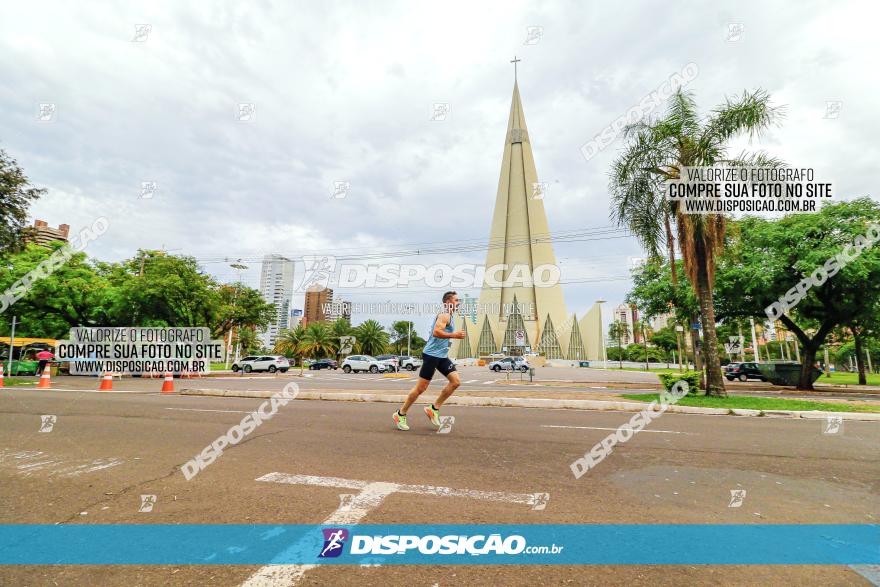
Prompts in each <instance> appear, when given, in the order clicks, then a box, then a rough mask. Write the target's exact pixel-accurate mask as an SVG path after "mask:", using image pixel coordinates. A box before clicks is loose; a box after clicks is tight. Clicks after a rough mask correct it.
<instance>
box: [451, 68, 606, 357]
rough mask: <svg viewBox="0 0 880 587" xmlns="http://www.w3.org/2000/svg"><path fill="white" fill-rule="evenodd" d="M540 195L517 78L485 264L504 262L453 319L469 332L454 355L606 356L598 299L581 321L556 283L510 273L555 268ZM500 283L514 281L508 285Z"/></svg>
mask: <svg viewBox="0 0 880 587" xmlns="http://www.w3.org/2000/svg"><path fill="white" fill-rule="evenodd" d="M543 195H544V189H543V186H542V184H541V183H540V182H539V181H538V172H537V171H536V169H535V159H534V157H533V156H532V147H531V143H530V142H529V130H528V127H527V126H526V119H525V115H524V113H523V107H522V102H521V101H520V96H519V85H518V84H517V83H516V82H514V85H513V99H512V101H511V104H510V118H509V120H508V122H507V135H506V137H505V140H504V156H503V158H502V160H501V177H500V178H499V180H498V193H497V195H496V196H495V212H494V214H493V216H492V229H491V232H490V236H489V248H488V251H487V253H486V264H485V266H486V267H487V268H489V267H492V266H497V265H506V266H507V267H506V268H505V269H503V270H499V271H497V273H496V275H495V279H492V280H491V285H490V284H489V283H487V280H485V279H484V280H483V286H482V290H481V292H480V299H479V302H478V303H477V304H476V307H475V308H474V307H473V304H470V305H468V304H462V306H461V308H460V312H461V315H460V316H457V317H456V321H457V322H458V324H460V325H462V326H461V327H462V328H463V329H464V331H465V335H466V336H465V338H464V339H462V340H455V341H453V345H452V348H451V349H450V356H451V357H455V358H459V359H463V358H468V357H486V356H488V355H491V354H492V353H499V352H500V353H505V354H510V355H521V354H525V353H529V352H532V353H542V354H543V355H544V356H545V357H546V358H547V359H568V360H593V361H596V360H601V359H602V358H603V357H602V352H603V351H602V315H601V308H600V306H599V305H598V304H594V305H593V307H592V308H590V310H589V311H588V312H587V313H586V314H585V315H583V316H582V317H581V318H580V319H578V318H577V316H576V315H575V314H569V313H568V311H567V310H566V307H565V300H564V298H563V296H562V287H561V286H560V285H559V283H556V284H555V285H551V286H549V287H542V286H541V285H539V284H537V283H526V284H524V283H523V280H521V279H516V278H513V279H511V273H512V272H513V271H515V270H516V269H515V268H517V267H518V268H520V269H521V268H522V266H523V265H525V266H527V267H528V273H529V275H532V274H533V272H534V269H535V268H536V267H540V266H541V265H550V266H553V267H556V266H557V265H556V255H555V254H554V253H553V244H552V235H551V234H550V228H549V226H548V225H547V215H546V213H545V212H544V199H543ZM505 281H508V282H510V283H511V284H510V285H509V286H508V285H505V283H504V282H505ZM457 326H458V325H457Z"/></svg>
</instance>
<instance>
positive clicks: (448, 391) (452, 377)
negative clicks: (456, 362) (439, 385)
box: [434, 371, 461, 410]
mask: <svg viewBox="0 0 880 587" xmlns="http://www.w3.org/2000/svg"><path fill="white" fill-rule="evenodd" d="M446 379H448V380H449V382H448V383H447V384H446V387H444V388H443V391H441V392H440V397H438V398H437V399H436V400H434V407H435V408H437V409H438V410H439V409H440V406H442V405H443V402H445V401H446V400H448V399H449V396H450V395H452V392H454V391H455V390H456V389H458V386H459V385H461V378H460V377H459V376H458V372H456V371H452V372H450V373H449V374H448V375H446Z"/></svg>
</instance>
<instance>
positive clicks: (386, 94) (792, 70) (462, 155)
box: [0, 0, 880, 323]
mask: <svg viewBox="0 0 880 587" xmlns="http://www.w3.org/2000/svg"><path fill="white" fill-rule="evenodd" d="M877 17H878V8H877V4H876V3H874V2H865V3H863V4H859V3H835V4H834V5H829V4H828V3H824V2H803V1H801V2H792V3H788V4H786V3H781V2H780V3H772V4H770V5H768V3H766V2H736V3H726V4H725V5H722V4H721V3H697V2H678V3H675V2H673V3H666V4H662V5H660V4H656V3H647V2H646V3H636V2H615V3H611V2H605V3H585V2H541V3H524V2H515V1H510V0H504V1H499V2H472V1H471V2H443V3H404V2H400V3H394V2H381V3H364V2H335V3H333V2H326V3H306V2H301V3H294V2H284V1H278V2H272V1H260V0H252V1H250V2H238V3H235V2H219V1H218V2H180V1H177V2H174V1H168V2H150V3H143V2H87V3H69V2H37V1H34V2H19V3H16V4H15V5H7V6H6V7H5V8H4V11H3V18H2V19H0V107H2V109H3V111H2V117H0V148H3V149H5V150H6V151H8V152H9V154H10V155H12V156H13V157H14V158H16V159H17V160H18V161H19V163H20V164H21V165H22V166H23V167H24V168H25V170H26V172H27V173H28V175H29V176H30V178H31V180H32V181H33V183H34V184H36V185H38V186H41V187H45V188H47V189H48V193H47V195H46V196H45V197H44V198H43V199H42V200H40V201H39V202H38V203H37V204H35V205H34V206H33V208H32V210H31V212H32V215H33V217H35V218H41V219H44V220H46V221H48V222H49V224H50V225H52V226H56V225H58V224H61V223H68V224H70V225H71V226H73V227H74V230H75V229H77V228H78V227H82V226H85V225H87V224H90V223H91V222H92V221H93V219H94V218H96V217H98V216H101V215H105V216H107V218H108V219H109V220H110V229H109V231H108V232H107V233H106V234H105V235H104V236H103V237H101V238H100V239H99V240H98V241H96V242H94V243H92V244H90V246H89V250H88V252H89V253H90V254H91V255H93V256H96V257H98V258H101V259H107V260H117V259H122V258H126V257H130V256H132V255H134V254H135V252H136V251H137V249H138V248H156V249H158V248H165V249H167V250H169V251H172V252H174V253H180V254H188V255H192V256H194V257H196V258H198V259H199V260H200V261H201V262H202V263H203V267H204V268H205V270H206V271H208V272H210V273H212V274H214V275H215V276H217V278H218V279H220V280H235V279H237V277H238V276H237V274H236V272H235V271H234V270H233V269H230V268H229V267H228V264H227V262H225V261H224V260H225V259H226V258H229V259H231V260H235V259H239V258H241V259H244V260H245V262H246V263H247V264H248V265H249V266H250V267H251V269H249V270H248V271H246V272H244V273H243V275H242V280H243V281H245V282H246V283H249V284H251V285H254V286H257V285H258V284H259V271H258V269H259V262H257V261H252V260H254V259H258V258H259V257H261V256H262V255H263V254H264V253H281V254H284V255H287V256H290V257H300V256H302V255H313V254H324V253H326V254H330V255H334V254H335V255H346V254H351V253H358V254H366V253H372V252H375V253H377V254H378V253H380V252H381V253H385V254H387V253H390V252H394V251H400V250H403V249H407V250H409V249H419V248H423V247H425V246H428V245H429V244H431V243H434V244H433V245H431V246H438V245H437V244H436V243H446V244H450V243H456V242H460V241H468V242H469V243H478V242H480V241H481V240H486V239H487V238H488V233H489V224H490V220H491V213H492V207H493V204H494V200H495V193H496V189H497V182H498V172H499V169H500V165H501V153H502V148H503V142H504V136H505V129H506V122H507V115H508V110H509V105H510V97H511V91H512V85H513V70H512V66H511V65H510V63H509V61H510V60H511V59H512V58H513V57H514V55H516V56H518V57H519V58H521V59H522V62H521V63H520V64H519V82H520V90H521V94H522V99H523V105H524V109H525V114H526V119H527V121H528V125H529V132H530V137H531V143H532V149H533V152H534V155H535V161H536V164H537V168H538V175H539V177H540V179H541V180H542V181H544V182H547V183H548V185H549V190H548V193H547V195H546V197H545V206H546V210H547V215H548V218H549V222H550V227H551V230H553V231H554V232H556V231H579V232H583V231H586V230H588V229H601V228H603V227H607V226H609V225H610V220H609V217H608V210H609V198H608V193H607V171H608V168H609V164H610V162H611V160H612V158H613V157H614V154H615V152H616V151H617V149H619V148H620V146H621V142H620V141H619V140H617V141H615V142H614V143H613V144H612V145H610V146H609V147H608V148H606V149H605V150H604V151H602V152H601V153H599V154H598V155H597V156H595V157H593V158H592V159H590V160H586V159H585V158H584V157H583V156H582V154H581V153H580V150H579V148H580V147H581V145H583V144H584V143H586V142H587V141H589V140H590V139H591V138H592V137H593V136H594V135H596V134H597V133H599V132H600V131H601V130H602V129H603V128H605V127H606V126H608V125H609V124H610V123H611V122H612V121H613V120H614V119H615V118H617V117H618V116H619V115H621V114H624V113H625V112H626V111H627V110H628V109H629V108H631V107H632V106H634V105H636V104H638V103H639V100H641V99H642V97H644V96H645V95H647V94H649V93H650V92H651V91H653V90H655V89H656V88H657V87H658V86H659V85H660V84H661V83H663V82H664V81H665V80H667V79H668V78H669V76H670V75H672V74H673V73H675V72H678V71H681V70H682V68H683V67H684V66H685V65H686V64H688V63H695V64H697V66H698V68H699V75H698V76H697V78H696V79H694V80H693V81H691V82H690V83H689V84H688V88H689V89H691V90H693V91H694V92H695V93H696V98H697V101H698V103H699V104H700V106H701V107H702V108H703V109H704V110H708V109H710V108H712V107H714V106H715V105H717V104H718V103H720V102H721V101H723V100H724V98H725V96H729V95H732V94H738V93H741V92H742V91H743V90H744V89H749V90H751V89H755V88H758V87H761V88H764V89H766V90H768V91H769V92H770V93H771V95H772V96H773V99H774V102H775V103H776V104H779V105H786V109H787V116H786V118H785V120H784V123H783V125H782V126H781V127H780V128H778V129H774V130H773V131H771V132H769V133H767V134H766V135H765V136H763V137H761V138H760V140H758V141H755V142H754V143H753V144H752V146H753V147H755V146H759V147H760V148H763V149H766V150H768V151H770V152H772V153H773V154H775V155H777V156H779V157H781V158H783V159H784V160H786V161H788V162H789V163H791V164H793V165H795V166H797V167H813V168H815V169H816V175H817V177H818V178H823V179H825V178H827V179H828V180H830V181H833V182H834V184H835V185H834V190H835V194H836V195H837V197H840V198H851V197H856V196H863V195H875V189H874V188H875V187H876V169H875V168H876V162H877V160H878V158H880V157H878V155H880V153H878V150H880V148H878V146H877V144H878V143H877V140H876V137H877V136H878V135H880V132H878V131H880V128H878V127H880V123H878V117H877V116H876V111H875V110H874V109H873V106H872V104H873V103H875V101H876V98H877V96H878V95H880V81H878V80H880V76H877V74H876V71H877V66H876V58H877V55H878V54H880V52H878V49H880V47H878V45H880V42H878V41H877V35H876V31H875V23H876V20H877ZM137 25H146V26H141V27H140V28H138V26H137ZM530 27H540V29H532V31H536V32H532V35H533V36H532V37H531V38H530V37H529V30H530ZM536 39H537V40H536ZM828 102H832V103H834V105H833V106H832V107H831V109H830V110H829V106H828V105H827V103H828ZM435 103H445V104H448V105H449V114H448V116H447V117H446V120H443V121H437V120H435V121H432V120H431V114H432V109H433V105H434V104H435ZM41 104H53V105H54V113H52V114H51V116H49V120H47V121H41V120H39V116H38V114H39V111H40V105H41ZM239 104H253V105H254V115H253V117H252V119H251V120H249V121H241V120H239ZM741 142H742V145H741V146H743V147H748V146H749V145H748V144H747V142H746V141H745V140H743V141H741ZM336 181H345V182H350V186H351V187H350V191H349V192H348V194H347V196H346V197H345V198H338V199H337V198H331V197H330V193H331V189H332V187H333V185H334V182H336ZM143 182H156V185H157V189H156V191H155V193H154V194H153V196H152V197H151V198H143V197H141V191H142V185H143ZM556 252H557V256H558V257H559V260H560V265H561V267H562V271H563V275H562V277H563V280H564V281H569V282H576V283H570V284H568V285H566V286H565V296H566V301H567V304H568V306H569V310H571V311H576V312H578V314H580V313H582V312H584V311H585V310H586V309H587V308H588V307H589V306H590V305H591V304H592V302H593V301H594V300H596V299H597V298H600V297H601V298H605V299H606V300H608V301H609V302H611V303H610V304H609V308H608V311H609V312H610V306H612V305H616V304H617V303H619V302H620V301H621V300H622V299H623V297H624V295H625V294H626V291H627V289H628V281H627V276H628V273H629V266H630V264H631V263H632V260H633V259H636V258H639V257H640V256H642V252H641V251H640V250H639V247H638V245H637V244H636V243H635V241H634V240H633V239H631V238H623V239H621V238H617V239H608V240H591V241H575V242H566V243H560V244H559V245H558V246H557V247H556ZM483 259H484V253H483V252H480V251H476V252H471V253H463V254H459V253H456V254H447V255H431V256H427V255H422V256H420V257H408V258H406V259H405V261H406V262H418V263H425V264H432V263H436V262H440V261H441V260H442V261H444V262H447V263H450V264H456V263H462V262H475V263H482V261H483ZM383 260H389V259H388V258H383ZM297 272H298V274H301V272H302V267H301V266H299V265H298V266H297ZM297 279H299V275H298V276H297ZM341 293H342V295H343V296H344V297H346V298H348V299H350V300H352V301H358V302H369V301H376V302H378V301H383V300H388V299H390V300H395V301H422V300H425V299H433V297H435V296H436V292H428V291H426V290H424V288H421V289H418V288H415V289H413V290H412V291H407V290H397V291H389V290H383V291H379V292H376V291H372V292H370V291H364V290H358V291H345V292H341ZM471 293H472V294H474V295H475V294H476V293H477V291H476V290H473V291H472V292H471ZM294 302H295V305H299V304H300V301H299V300H297V299H296V298H295V300H294ZM354 318H355V320H359V319H363V318H364V316H355V317H354ZM378 318H379V319H380V321H382V322H385V323H389V322H390V320H391V319H392V317H391V316H388V317H382V316H380V317H378ZM421 321H422V322H427V321H428V319H427V318H423V319H422V320H421Z"/></svg>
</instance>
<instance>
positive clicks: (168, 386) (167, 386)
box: [162, 372, 174, 393]
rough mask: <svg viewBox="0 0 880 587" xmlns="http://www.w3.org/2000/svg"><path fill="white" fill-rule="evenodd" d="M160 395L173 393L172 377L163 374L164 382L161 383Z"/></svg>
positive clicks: (169, 374)
mask: <svg viewBox="0 0 880 587" xmlns="http://www.w3.org/2000/svg"><path fill="white" fill-rule="evenodd" d="M162 393H174V375H172V374H171V373H168V372H166V373H165V381H163V382H162Z"/></svg>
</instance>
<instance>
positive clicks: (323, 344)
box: [299, 322, 339, 359]
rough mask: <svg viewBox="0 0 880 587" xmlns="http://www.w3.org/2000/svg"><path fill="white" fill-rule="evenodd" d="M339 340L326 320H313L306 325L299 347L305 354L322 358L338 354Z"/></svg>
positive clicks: (313, 357)
mask: <svg viewBox="0 0 880 587" xmlns="http://www.w3.org/2000/svg"><path fill="white" fill-rule="evenodd" d="M338 346H339V341H337V340H335V339H334V337H333V332H332V331H331V330H330V327H329V326H328V325H327V323H326V322H311V323H309V325H308V326H306V329H305V332H304V333H303V337H302V341H301V342H300V345H299V348H300V351H301V352H302V354H303V356H306V357H309V358H312V359H322V358H324V357H329V356H333V355H335V354H336V349H337V348H338Z"/></svg>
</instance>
